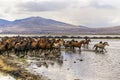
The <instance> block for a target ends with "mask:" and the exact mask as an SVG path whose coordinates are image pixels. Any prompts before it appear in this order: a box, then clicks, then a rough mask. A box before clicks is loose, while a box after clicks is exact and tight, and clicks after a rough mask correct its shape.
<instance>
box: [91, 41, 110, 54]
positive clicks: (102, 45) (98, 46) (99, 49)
mask: <svg viewBox="0 0 120 80" xmlns="http://www.w3.org/2000/svg"><path fill="white" fill-rule="evenodd" d="M106 45H107V46H109V44H108V42H104V43H97V44H95V45H94V47H93V49H94V48H95V51H96V52H104V51H105V52H107V51H106V49H105V46H106Z"/></svg>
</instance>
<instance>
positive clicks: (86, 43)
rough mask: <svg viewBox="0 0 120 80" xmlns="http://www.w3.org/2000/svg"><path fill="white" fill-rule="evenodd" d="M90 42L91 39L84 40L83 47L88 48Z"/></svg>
mask: <svg viewBox="0 0 120 80" xmlns="http://www.w3.org/2000/svg"><path fill="white" fill-rule="evenodd" d="M89 42H91V40H90V39H87V40H84V43H83V47H84V48H87V49H88V45H89Z"/></svg>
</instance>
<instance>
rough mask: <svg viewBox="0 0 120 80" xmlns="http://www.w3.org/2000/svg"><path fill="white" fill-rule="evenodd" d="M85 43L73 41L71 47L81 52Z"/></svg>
mask: <svg viewBox="0 0 120 80" xmlns="http://www.w3.org/2000/svg"><path fill="white" fill-rule="evenodd" d="M83 43H84V40H81V41H80V42H78V41H73V42H71V47H72V48H73V49H74V47H77V48H79V51H80V52H81V46H82V44H83Z"/></svg>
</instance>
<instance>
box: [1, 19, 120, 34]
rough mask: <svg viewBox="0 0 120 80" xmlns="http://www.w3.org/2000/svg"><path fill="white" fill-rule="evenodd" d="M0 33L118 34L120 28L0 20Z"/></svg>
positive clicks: (45, 20)
mask: <svg viewBox="0 0 120 80" xmlns="http://www.w3.org/2000/svg"><path fill="white" fill-rule="evenodd" d="M0 33H9V34H10V33H12V34H18V33H26V34H120V26H115V27H105V28H89V27H86V26H82V25H79V26H77V25H72V24H68V23H64V22H60V21H56V20H52V19H46V18H42V17H29V18H24V19H18V20H14V21H8V20H4V19H0Z"/></svg>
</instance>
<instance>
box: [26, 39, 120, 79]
mask: <svg viewBox="0 0 120 80" xmlns="http://www.w3.org/2000/svg"><path fill="white" fill-rule="evenodd" d="M99 41H100V40H92V42H91V44H90V48H89V50H86V49H82V52H81V54H79V52H78V50H77V49H76V50H75V52H73V51H71V50H63V51H61V57H60V59H59V58H58V59H50V60H47V59H46V60H39V61H38V60H30V62H32V61H33V62H32V63H30V65H29V66H27V69H28V70H30V71H32V72H34V73H36V74H38V75H39V74H43V75H45V76H47V77H48V78H50V79H51V80H75V79H76V80H79V79H80V80H120V58H119V56H120V54H119V53H120V49H119V47H120V45H119V44H120V41H119V40H105V39H104V41H107V42H108V43H109V44H110V45H111V46H108V47H106V50H107V51H108V52H107V53H104V54H99V53H97V54H96V53H95V52H93V51H92V47H93V45H94V44H95V43H97V42H99ZM42 62H43V64H44V66H43V65H42V66H38V65H37V64H40V63H42ZM44 62H45V63H44ZM45 65H48V66H47V67H46V66H45Z"/></svg>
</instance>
